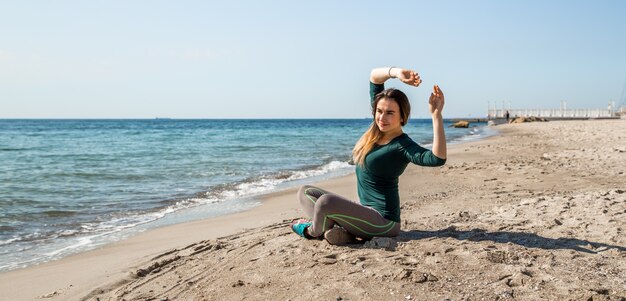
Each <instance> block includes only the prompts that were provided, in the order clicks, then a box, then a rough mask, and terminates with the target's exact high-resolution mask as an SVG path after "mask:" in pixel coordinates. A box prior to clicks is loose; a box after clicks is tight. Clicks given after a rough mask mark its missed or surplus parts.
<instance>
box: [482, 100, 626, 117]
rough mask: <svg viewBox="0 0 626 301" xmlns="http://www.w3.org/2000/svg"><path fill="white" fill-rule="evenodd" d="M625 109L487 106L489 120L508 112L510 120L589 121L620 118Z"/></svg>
mask: <svg viewBox="0 0 626 301" xmlns="http://www.w3.org/2000/svg"><path fill="white" fill-rule="evenodd" d="M623 110H624V108H619V109H617V110H616V108H615V103H614V102H609V104H608V106H607V108H606V109H568V108H567V102H565V101H561V107H560V108H558V109H513V108H511V104H510V103H509V105H508V108H507V107H506V106H505V104H504V102H503V103H502V107H501V108H497V107H496V104H495V103H494V104H493V107H491V103H489V104H487V119H498V118H505V114H506V112H507V111H508V112H509V116H510V118H515V117H531V116H532V117H542V118H549V119H589V118H619V115H620V112H621V111H623Z"/></svg>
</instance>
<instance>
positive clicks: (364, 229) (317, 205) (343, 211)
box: [298, 185, 400, 239]
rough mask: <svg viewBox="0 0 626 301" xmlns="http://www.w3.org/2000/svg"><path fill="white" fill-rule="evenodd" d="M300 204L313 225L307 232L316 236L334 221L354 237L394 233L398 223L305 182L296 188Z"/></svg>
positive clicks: (368, 208) (369, 208)
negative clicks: (298, 188)
mask: <svg viewBox="0 0 626 301" xmlns="http://www.w3.org/2000/svg"><path fill="white" fill-rule="evenodd" d="M298 199H299V200H300V205H302V208H303V209H304V213H305V214H306V215H307V217H309V218H311V219H312V221H313V224H312V225H311V227H310V228H309V234H311V235H312V236H315V237H318V236H321V235H322V234H324V232H326V230H328V229H330V228H332V227H333V226H334V225H335V224H338V225H339V226H341V227H343V228H344V229H346V230H347V231H348V232H350V233H352V234H354V235H356V236H357V237H361V238H365V239H370V238H372V237H374V236H397V235H398V233H400V223H397V222H394V221H390V220H388V219H386V218H384V217H383V216H382V215H381V214H380V213H379V212H378V211H376V209H374V208H371V207H367V206H363V205H361V204H359V203H356V202H353V201H350V200H348V199H346V198H343V197H341V196H338V195H336V194H333V193H331V192H328V191H325V190H323V189H320V188H317V187H315V186H310V185H304V186H302V187H300V190H299V191H298Z"/></svg>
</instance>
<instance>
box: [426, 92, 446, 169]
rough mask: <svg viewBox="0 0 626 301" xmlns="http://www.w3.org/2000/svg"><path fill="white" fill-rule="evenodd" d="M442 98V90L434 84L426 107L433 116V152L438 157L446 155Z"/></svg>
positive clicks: (443, 157)
mask: <svg viewBox="0 0 626 301" xmlns="http://www.w3.org/2000/svg"><path fill="white" fill-rule="evenodd" d="M444 99H445V98H444V96H443V91H441V89H440V88H439V86H437V85H435V86H434V87H433V92H432V93H431V94H430V98H429V99H428V109H429V111H430V114H431V115H432V117H433V154H434V155H435V156H437V157H438V158H440V159H446V158H447V157H448V150H447V147H446V133H445V132H444V130H443V115H442V113H443V104H444Z"/></svg>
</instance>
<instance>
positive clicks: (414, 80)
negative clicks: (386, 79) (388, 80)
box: [396, 68, 422, 87]
mask: <svg viewBox="0 0 626 301" xmlns="http://www.w3.org/2000/svg"><path fill="white" fill-rule="evenodd" d="M398 69H399V68H398ZM396 77H397V78H398V79H399V80H400V81H402V82H403V83H405V84H407V85H410V86H415V87H417V86H419V85H420V84H421V83H422V79H421V78H420V75H419V74H417V72H415V71H413V70H408V69H399V72H398V73H397V74H396Z"/></svg>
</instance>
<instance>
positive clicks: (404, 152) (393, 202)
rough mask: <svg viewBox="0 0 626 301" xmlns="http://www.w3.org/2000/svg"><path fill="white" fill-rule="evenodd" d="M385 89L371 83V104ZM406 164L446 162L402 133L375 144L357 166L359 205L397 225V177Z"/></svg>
mask: <svg viewBox="0 0 626 301" xmlns="http://www.w3.org/2000/svg"><path fill="white" fill-rule="evenodd" d="M384 89H385V86H384V85H383V84H374V83H370V96H371V101H372V105H373V104H374V96H375V95H376V94H378V93H380V92H381V91H383V90H384ZM409 163H413V164H417V165H421V166H441V165H443V164H445V163H446V159H441V158H438V157H437V156H435V155H434V154H433V152H432V151H430V150H428V149H426V148H423V147H421V146H419V145H418V144H417V143H415V142H414V141H413V140H412V139H411V138H410V137H409V136H408V135H407V134H404V133H403V134H402V135H400V136H398V137H396V138H394V139H393V140H391V141H390V142H389V143H387V144H385V145H375V146H374V148H373V149H372V150H371V151H370V152H369V153H368V154H367V155H366V156H365V161H364V163H363V166H360V165H358V164H357V166H356V177H357V189H358V194H359V200H360V201H361V204H362V205H364V206H368V207H372V208H374V209H376V210H377V211H378V212H380V214H382V216H383V217H385V218H386V219H388V220H392V221H395V222H400V194H399V193H398V178H399V177H400V175H401V174H402V173H403V172H404V170H405V169H406V166H407V165H408V164H409Z"/></svg>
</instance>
